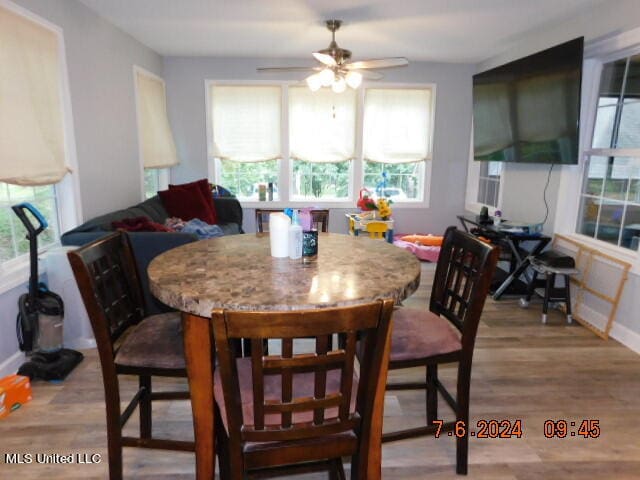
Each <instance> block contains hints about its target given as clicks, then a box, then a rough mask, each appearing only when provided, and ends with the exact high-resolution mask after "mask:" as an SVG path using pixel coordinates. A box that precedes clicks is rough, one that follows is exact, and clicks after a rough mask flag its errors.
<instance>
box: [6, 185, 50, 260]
mask: <svg viewBox="0 0 640 480" xmlns="http://www.w3.org/2000/svg"><path fill="white" fill-rule="evenodd" d="M22 202H29V203H31V204H32V205H33V206H34V207H36V209H38V210H39V211H40V213H41V214H42V216H43V217H44V218H45V220H46V221H47V223H48V224H49V227H48V228H47V229H46V230H45V231H44V232H42V233H41V234H40V235H38V247H39V248H42V247H46V246H48V245H51V244H53V243H55V242H57V240H58V209H57V205H56V197H55V188H54V187H53V186H51V185H47V186H40V187H21V186H17V185H7V184H5V183H0V263H2V262H5V261H7V260H11V259H13V258H15V257H17V256H19V255H22V254H26V253H28V252H29V242H28V240H27V239H26V235H27V230H26V228H25V227H24V225H23V224H22V222H21V221H20V219H19V218H18V217H17V216H16V214H15V213H14V212H13V210H11V206H12V205H15V204H17V203H22ZM27 218H29V220H30V221H31V223H33V224H34V225H36V226H37V225H38V221H37V220H36V219H35V218H34V217H33V216H32V215H31V214H30V213H28V212H27Z"/></svg>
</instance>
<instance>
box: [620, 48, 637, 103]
mask: <svg viewBox="0 0 640 480" xmlns="http://www.w3.org/2000/svg"><path fill="white" fill-rule="evenodd" d="M624 98H625V100H627V99H633V98H635V99H638V98H640V55H634V56H633V57H631V58H629V69H628V71H627V78H626V82H625V87H624Z"/></svg>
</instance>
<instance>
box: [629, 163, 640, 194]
mask: <svg viewBox="0 0 640 480" xmlns="http://www.w3.org/2000/svg"><path fill="white" fill-rule="evenodd" d="M629 181H630V185H629V196H628V197H627V201H628V202H633V203H638V204H640V158H634V159H631V162H630V165H629Z"/></svg>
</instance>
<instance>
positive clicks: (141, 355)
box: [67, 232, 194, 480]
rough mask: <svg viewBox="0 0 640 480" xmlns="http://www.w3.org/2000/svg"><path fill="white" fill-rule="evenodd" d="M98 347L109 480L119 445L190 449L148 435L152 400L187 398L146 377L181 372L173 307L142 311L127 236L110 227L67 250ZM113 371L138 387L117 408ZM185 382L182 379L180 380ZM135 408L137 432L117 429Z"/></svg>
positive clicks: (118, 475)
mask: <svg viewBox="0 0 640 480" xmlns="http://www.w3.org/2000/svg"><path fill="white" fill-rule="evenodd" d="M67 255H68V258H69V262H70V263H71V268H72V269H73V274H74V276H75V278H76V281H77V283H78V287H79V289H80V293H81V295H82V299H83V301H84V305H85V307H86V309H87V313H88V314H89V319H90V320H91V326H92V328H93V333H94V335H95V338H96V343H97V346H98V354H99V356H100V365H101V367H102V380H103V384H104V394H105V403H106V414H107V443H108V453H109V479H110V480H121V479H122V448H123V447H141V448H157V449H164V450H181V451H194V442H189V441H180V440H168V439H158V438H153V436H152V423H151V403H152V401H153V400H177V399H188V398H189V392H188V391H179V392H166V391H163V392H154V391H152V388H151V377H152V376H161V377H185V378H186V376H187V372H186V367H185V360H184V349H183V343H182V332H181V323H180V322H181V320H180V314H179V313H177V312H171V313H163V314H159V315H151V316H146V315H145V311H144V305H143V302H142V290H141V287H140V281H139V278H140V277H139V274H138V272H137V269H136V265H135V262H134V259H133V254H132V252H131V246H130V244H129V240H128V237H127V236H126V234H124V233H123V232H116V233H113V234H111V235H109V236H107V237H103V238H100V239H98V240H96V241H94V242H92V243H90V244H88V245H85V246H83V247H81V248H79V249H77V250H73V251H70V252H69V253H68V254H67ZM118 375H135V376H137V377H138V383H139V389H138V391H137V392H136V394H135V395H134V397H133V399H131V401H130V402H129V404H128V405H127V407H126V408H125V409H124V411H122V412H121V410H120V389H119V382H118ZM185 384H186V382H185ZM136 407H139V412H140V436H139V437H129V436H123V433H122V429H123V428H124V426H125V424H126V423H127V420H129V417H131V414H132V413H133V412H134V411H135V409H136Z"/></svg>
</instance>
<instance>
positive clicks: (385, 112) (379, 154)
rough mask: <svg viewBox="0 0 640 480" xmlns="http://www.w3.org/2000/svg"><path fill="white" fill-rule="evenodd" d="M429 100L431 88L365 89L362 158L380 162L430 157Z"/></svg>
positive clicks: (399, 161) (404, 161)
mask: <svg viewBox="0 0 640 480" xmlns="http://www.w3.org/2000/svg"><path fill="white" fill-rule="evenodd" d="M431 103H432V102H431V90H430V89H392V88H370V89H367V90H366V92H365V102H364V137H363V152H364V159H365V160H367V161H370V162H381V163H409V162H419V161H422V160H427V159H430V158H431V145H430V138H431V108H432V106H431Z"/></svg>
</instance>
